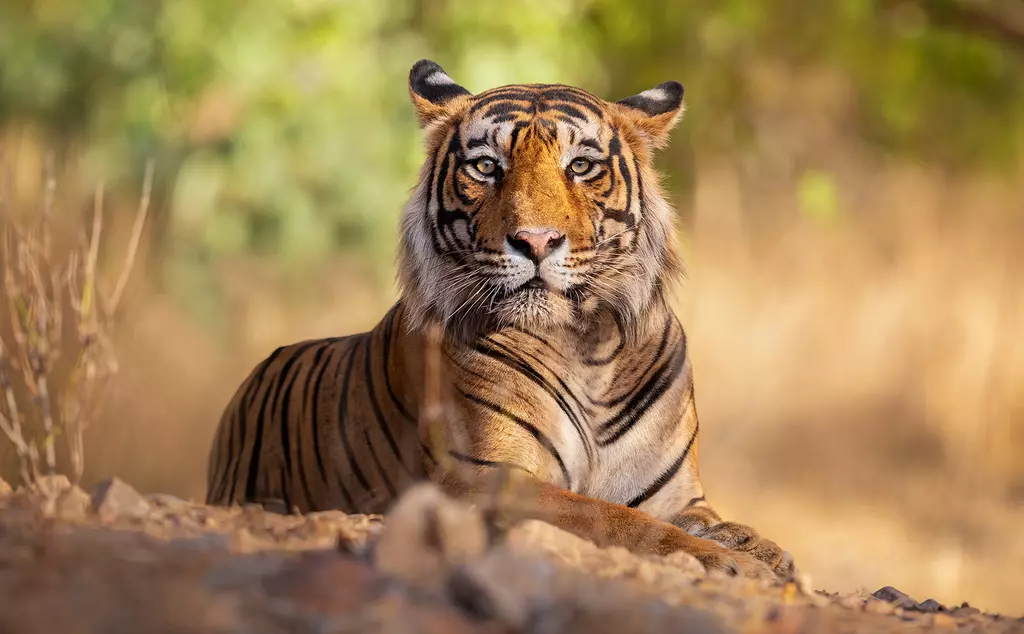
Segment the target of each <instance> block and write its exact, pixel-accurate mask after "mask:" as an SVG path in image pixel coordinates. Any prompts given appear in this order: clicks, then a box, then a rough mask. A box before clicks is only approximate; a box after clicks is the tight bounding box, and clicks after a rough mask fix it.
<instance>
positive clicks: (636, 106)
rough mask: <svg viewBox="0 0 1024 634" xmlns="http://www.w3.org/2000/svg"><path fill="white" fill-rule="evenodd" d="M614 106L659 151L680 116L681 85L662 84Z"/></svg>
mask: <svg viewBox="0 0 1024 634" xmlns="http://www.w3.org/2000/svg"><path fill="white" fill-rule="evenodd" d="M616 103H617V104H618V105H619V106H620V111H621V112H622V113H623V114H624V115H625V116H626V118H627V119H628V120H629V121H630V122H631V123H632V124H633V126H634V127H636V129H637V130H639V131H640V132H641V133H642V134H643V136H644V137H646V139H647V140H648V142H649V143H650V144H651V146H652V147H653V148H655V149H657V148H661V147H664V146H665V144H666V143H668V135H669V133H670V132H672V128H674V127H675V125H676V123H678V122H679V119H681V118H682V116H683V111H684V110H685V107H684V106H683V85H682V84H680V83H679V82H677V81H666V82H664V83H661V84H658V85H657V86H655V87H654V88H651V89H649V90H645V91H643V92H642V93H640V94H638V95H633V96H632V97H626V98H625V99H620V100H619V101H617V102H616Z"/></svg>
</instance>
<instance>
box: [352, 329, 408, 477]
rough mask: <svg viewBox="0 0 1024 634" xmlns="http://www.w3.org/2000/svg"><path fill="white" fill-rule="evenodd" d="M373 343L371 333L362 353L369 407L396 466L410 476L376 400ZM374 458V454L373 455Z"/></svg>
mask: <svg viewBox="0 0 1024 634" xmlns="http://www.w3.org/2000/svg"><path fill="white" fill-rule="evenodd" d="M382 334H385V333H382ZM373 343H374V341H373V337H372V335H371V336H370V340H369V342H368V343H367V344H366V352H365V353H364V354H363V371H364V372H366V393H367V396H368V397H369V399H370V408H371V409H372V410H373V417H374V418H375V419H377V426H378V427H380V431H381V433H382V434H384V439H385V440H386V441H387V443H388V447H390V448H391V452H392V453H393V454H394V455H395V460H396V461H397V462H398V466H400V467H401V468H402V471H404V472H405V473H406V474H408V475H410V476H411V475H412V473H410V472H409V469H408V468H407V467H406V466H405V462H403V461H402V453H401V452H400V451H399V450H398V443H397V442H395V436H394V434H392V433H391V428H390V427H389V426H388V421H387V419H386V418H384V412H382V411H381V409H380V401H378V400H377V391H376V389H375V386H374V384H373V355H372V354H371V353H372V352H373ZM367 443H369V436H367ZM374 459H375V460H376V456H374Z"/></svg>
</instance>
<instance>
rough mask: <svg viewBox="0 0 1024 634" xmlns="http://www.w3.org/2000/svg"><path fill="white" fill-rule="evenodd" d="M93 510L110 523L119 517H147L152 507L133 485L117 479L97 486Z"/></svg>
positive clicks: (93, 498)
mask: <svg viewBox="0 0 1024 634" xmlns="http://www.w3.org/2000/svg"><path fill="white" fill-rule="evenodd" d="M92 510H93V512H94V513H96V514H97V515H98V516H99V517H100V519H102V520H105V521H109V520H113V519H115V518H119V517H135V518H141V517H145V516H146V515H148V514H149V512H150V511H151V510H152V507H151V506H150V504H149V502H147V501H146V498H144V497H142V495H140V494H139V492H138V491H136V490H135V489H133V488H132V487H131V485H129V484H127V483H126V482H124V481H123V480H121V479H120V478H116V477H115V478H110V479H109V480H104V481H103V482H100V483H99V484H98V485H96V489H95V490H93V493H92Z"/></svg>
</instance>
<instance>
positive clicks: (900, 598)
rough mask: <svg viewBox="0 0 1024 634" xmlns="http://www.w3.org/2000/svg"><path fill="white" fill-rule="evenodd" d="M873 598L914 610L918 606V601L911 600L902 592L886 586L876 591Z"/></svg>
mask: <svg viewBox="0 0 1024 634" xmlns="http://www.w3.org/2000/svg"><path fill="white" fill-rule="evenodd" d="M871 596H873V597H874V598H876V599H878V600H879V601H885V602H886V603H895V604H896V605H899V606H900V607H904V608H912V607H914V606H916V605H917V601H915V600H913V599H912V598H910V596H908V595H906V594H904V593H902V592H900V591H899V590H897V589H896V588H894V587H892V586H885V587H884V588H879V589H878V590H875V591H874V592H873V593H872V594H871Z"/></svg>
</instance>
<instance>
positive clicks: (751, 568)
mask: <svg viewBox="0 0 1024 634" xmlns="http://www.w3.org/2000/svg"><path fill="white" fill-rule="evenodd" d="M695 556H696V558H697V561H699V562H700V563H701V565H702V566H704V569H705V570H706V571H707V572H708V574H709V575H715V574H724V575H725V576H728V577H743V578H746V579H758V580H762V581H774V580H776V579H777V577H776V575H775V572H774V571H773V570H772V569H771V568H770V567H768V565H767V564H765V563H764V562H763V561H761V560H759V559H757V558H756V557H753V556H751V555H750V554H748V553H745V552H742V551H738V550H725V549H723V550H713V551H707V552H701V553H696V554H695Z"/></svg>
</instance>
